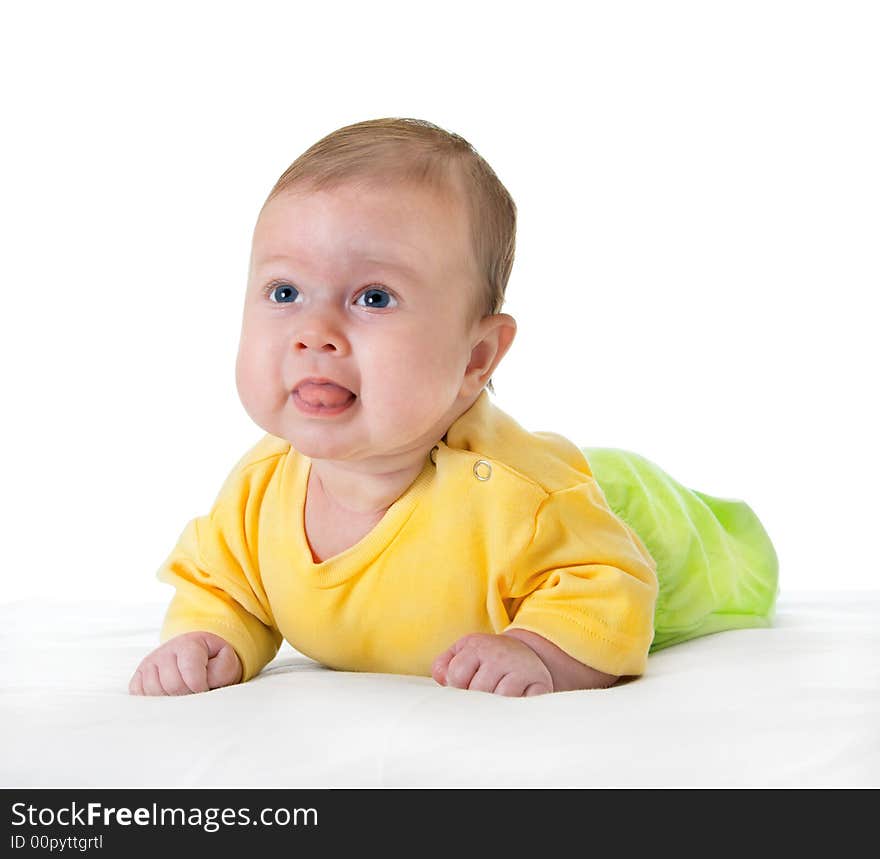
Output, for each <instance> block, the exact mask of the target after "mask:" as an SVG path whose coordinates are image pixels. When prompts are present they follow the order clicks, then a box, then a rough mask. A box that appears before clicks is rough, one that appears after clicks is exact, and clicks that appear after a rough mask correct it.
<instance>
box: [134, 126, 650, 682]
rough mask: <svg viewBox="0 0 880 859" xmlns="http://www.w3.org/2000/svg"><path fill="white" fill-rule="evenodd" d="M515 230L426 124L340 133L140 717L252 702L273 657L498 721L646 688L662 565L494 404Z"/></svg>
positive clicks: (259, 327)
mask: <svg viewBox="0 0 880 859" xmlns="http://www.w3.org/2000/svg"><path fill="white" fill-rule="evenodd" d="M515 225H516V208H515V206H514V203H513V200H512V199H511V197H510V195H509V194H508V192H507V190H506V189H505V188H504V186H503V185H502V184H501V182H500V181H499V180H498V178H497V177H496V175H495V173H494V172H493V171H492V169H491V168H490V167H489V165H488V164H487V163H486V162H485V161H484V160H483V159H482V158H481V157H480V156H479V155H478V154H477V153H476V151H475V150H474V149H473V147H471V146H470V144H468V143H467V142H466V141H465V140H463V139H462V138H461V137H459V136H458V135H455V134H451V133H449V132H447V131H444V130H442V129H440V128H438V127H437V126H435V125H432V124H431V123H428V122H424V121H420V120H412V119H379V120H374V121H367V122H361V123H358V124H355V125H351V126H347V127H345V128H341V129H339V130H337V131H335V132H333V133H332V134H330V135H328V136H327V137H325V138H324V139H322V140H320V141H319V142H318V143H316V144H315V145H313V146H312V147H311V148H309V149H308V150H307V151H306V152H305V153H303V154H302V155H301V156H300V157H299V158H298V159H297V160H296V161H294V163H293V164H292V165H291V166H290V167H289V168H288V169H287V170H286V171H285V172H284V173H283V174H282V176H281V177H280V178H279V180H278V182H277V183H276V185H275V187H274V188H273V189H272V192H271V193H270V194H269V196H268V198H267V200H266V202H265V204H264V205H263V208H262V209H261V211H260V213H259V216H258V218H257V221H256V225H255V228H254V233H253V243H252V252H251V258H250V269H249V276H248V284H247V292H246V295H245V300H244V312H243V323H242V329H241V339H240V346H239V353H238V359H237V365H236V384H237V388H238V393H239V396H240V398H241V401H242V404H243V405H244V407H245V410H246V411H247V413H248V414H249V415H250V417H251V418H252V419H253V420H254V422H255V423H256V424H257V425H259V426H260V427H261V428H262V429H263V430H264V431H265V432H266V433H267V434H266V435H265V436H264V437H263V438H262V439H261V440H260V441H259V442H258V443H257V444H256V445H255V446H254V447H253V448H252V449H251V450H249V451H248V452H247V453H246V454H245V455H244V456H243V457H242V459H241V460H240V461H239V462H238V464H237V465H236V466H235V467H234V468H233V470H232V472H231V473H230V474H229V476H228V477H227V478H226V481H225V483H224V484H223V486H222V488H221V489H220V492H219V494H218V496H217V498H216V501H215V503H214V506H213V508H212V510H211V511H210V513H209V514H208V515H205V516H200V517H198V518H195V519H193V520H192V521H190V522H189V523H188V524H187V526H186V528H185V529H184V531H183V533H182V534H181V536H180V538H179V541H178V543H177V545H176V546H175V548H174V550H173V551H172V553H171V555H170V556H169V557H168V558H167V560H166V561H165V562H164V563H163V564H162V566H161V568H160V570H159V572H158V577H159V579H160V580H161V581H163V582H167V583H170V584H172V585H174V586H175V588H176V593H175V595H174V597H173V600H172V602H171V605H170V607H169V609H168V612H167V615H166V618H165V622H164V624H163V628H162V632H161V639H160V640H161V641H162V642H164V643H163V644H162V645H161V646H160V647H158V648H157V649H155V650H154V651H152V652H151V653H150V654H148V655H147V656H146V657H145V658H144V659H143V660H142V662H141V663H140V665H139V666H138V668H137V670H136V671H135V673H134V676H133V677H132V679H131V682H130V685H129V691H130V692H131V693H133V694H136V695H180V694H188V693H191V692H205V691H208V690H211V689H215V688H217V687H222V686H227V685H230V684H234V683H239V682H244V681H247V680H249V679H251V678H252V677H254V676H255V675H257V674H258V673H259V672H260V671H261V670H262V668H263V667H264V666H265V665H266V664H267V663H268V662H269V661H270V660H271V659H272V658H273V657H274V656H275V655H276V653H277V651H278V648H279V646H280V644H281V641H282V638H284V639H287V641H288V642H289V643H290V644H291V645H292V646H293V647H294V648H295V649H296V650H298V651H299V652H301V653H303V654H305V655H307V656H310V657H312V658H313V659H315V660H317V661H318V662H320V663H321V664H323V665H325V666H328V667H331V668H334V669H339V670H345V671H371V672H387V673H398V674H415V675H423V676H431V677H433V679H434V680H435V681H436V682H437V683H439V684H442V685H446V686H452V687H456V688H459V689H469V690H476V691H483V692H490V693H495V694H498V695H507V696H531V695H538V694H542V693H547V692H555V691H563V690H575V689H594V688H604V687H608V686H611V685H613V684H614V683H615V682H617V681H618V680H619V679H620V677H622V676H627V675H628V676H637V675H640V674H642V673H643V672H644V670H645V665H646V659H647V656H648V651H649V647H650V646H651V643H652V639H653V636H654V626H653V622H654V611H655V603H656V600H657V594H658V578H657V567H656V563H655V561H654V559H653V557H652V555H651V554H650V552H649V550H648V548H647V547H646V545H645V544H644V543H643V542H642V540H641V539H640V538H639V536H638V535H637V533H636V532H635V530H634V529H633V528H631V527H630V526H629V525H627V523H626V522H625V521H623V519H622V518H620V517H619V516H617V515H616V514H615V513H614V512H613V511H612V509H611V508H610V507H609V505H608V503H607V501H606V498H605V496H604V495H603V492H602V490H601V489H600V487H599V485H598V484H597V482H596V480H595V479H594V477H593V474H592V472H591V469H590V465H589V463H588V460H587V459H586V457H585V456H584V453H583V452H582V450H581V449H579V448H578V447H577V446H576V445H575V444H574V443H573V442H571V441H569V440H567V439H566V438H563V437H562V436H560V435H556V434H554V433H549V432H535V433H532V432H527V431H526V430H524V429H523V428H522V427H521V426H520V425H519V424H517V423H516V421H514V420H513V419H512V418H511V417H509V416H508V415H507V414H505V413H504V412H503V411H502V410H501V409H499V408H498V407H497V406H496V405H495V404H494V403H493V402H492V401H491V400H490V398H489V391H491V392H492V394H494V389H493V387H492V381H491V376H492V373H493V371H494V370H495V368H496V367H497V366H498V364H499V363H500V361H501V360H502V358H503V357H504V355H505V354H506V353H507V351H508V350H509V349H510V347H511V344H512V343H513V340H514V336H515V334H516V321H515V320H514V319H513V317H511V316H510V315H508V314H506V313H500V312H499V310H500V307H501V305H502V303H503V299H504V291H505V287H506V284H507V280H508V277H509V275H510V271H511V267H512V264H513V256H514V239H515Z"/></svg>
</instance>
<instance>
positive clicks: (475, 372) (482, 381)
mask: <svg viewBox="0 0 880 859" xmlns="http://www.w3.org/2000/svg"><path fill="white" fill-rule="evenodd" d="M478 336H479V338H480V339H479V340H478V341H477V342H476V343H475V344H474V346H473V348H472V349H471V358H470V362H469V363H468V366H467V369H466V370H465V375H466V376H468V377H469V378H471V379H473V380H474V381H475V382H476V383H477V385H478V386H479V388H480V389H482V388H483V387H485V385H486V383H487V382H488V381H489V380H490V379H491V376H492V373H493V372H494V371H495V368H496V367H497V366H498V365H499V364H500V363H501V359H502V358H503V357H504V356H505V355H506V354H507V350H508V349H510V347H511V346H512V345H513V340H514V338H515V337H516V320H515V319H514V318H513V317H512V316H511V315H510V314H509V313H496V314H494V315H492V316H487V317H486V318H485V319H483V320H482V321H481V322H480V330H479V334H478Z"/></svg>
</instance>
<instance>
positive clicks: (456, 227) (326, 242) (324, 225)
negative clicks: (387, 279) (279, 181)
mask: <svg viewBox="0 0 880 859" xmlns="http://www.w3.org/2000/svg"><path fill="white" fill-rule="evenodd" d="M456 202H457V201H456V200H454V199H451V198H450V197H449V196H443V195H437V194H435V193H434V192H433V191H432V189H430V188H422V187H415V186H413V185H412V184H410V185H408V186H404V185H400V184H398V185H392V186H382V185H379V184H366V185H365V184H359V185H350V184H349V185H342V186H338V187H332V188H326V189H325V188H318V189H313V188H310V187H305V188H292V189H288V190H285V191H284V192H282V193H281V194H278V195H277V196H276V197H274V198H270V199H269V200H268V201H267V202H266V204H265V205H264V206H263V209H262V210H261V211H260V214H259V217H258V219H257V223H256V225H255V228H254V234H253V240H252V245H251V262H252V265H253V264H254V263H255V262H256V263H257V264H261V263H263V262H268V261H271V260H273V259H278V260H281V259H282V258H284V257H289V258H291V259H296V258H305V259H307V258H309V257H310V256H315V257H318V258H320V257H322V256H325V255H326V254H333V255H336V256H340V255H341V256H344V257H345V258H346V259H350V260H351V261H353V262H359V261H363V262H365V263H373V264H378V263H384V264H388V265H394V266H397V267H398V268H400V269H401V270H407V271H409V272H410V273H415V272H419V271H424V270H428V269H431V268H432V267H436V266H437V265H438V264H441V265H448V264H449V262H450V261H451V259H450V254H451V253H455V255H456V256H458V255H459V253H458V251H461V252H463V255H467V254H468V252H469V250H470V241H469V233H468V232H467V228H466V224H465V223H464V222H463V221H462V217H461V210H460V209H458V208H457V206H456V205H455V204H456Z"/></svg>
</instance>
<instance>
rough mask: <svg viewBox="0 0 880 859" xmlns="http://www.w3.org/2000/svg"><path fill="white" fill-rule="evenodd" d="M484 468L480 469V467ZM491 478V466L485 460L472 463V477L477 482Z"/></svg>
mask: <svg viewBox="0 0 880 859" xmlns="http://www.w3.org/2000/svg"><path fill="white" fill-rule="evenodd" d="M481 465H482V466H485V468H483V469H481V468H480V466H481ZM491 476H492V466H491V465H490V464H489V463H488V462H486V460H485V459H478V460H477V461H476V462H475V463H474V477H476V478H477V480H488V479H489V478H490V477H491Z"/></svg>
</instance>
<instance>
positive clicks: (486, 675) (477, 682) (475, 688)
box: [467, 660, 504, 692]
mask: <svg viewBox="0 0 880 859" xmlns="http://www.w3.org/2000/svg"><path fill="white" fill-rule="evenodd" d="M503 675H504V669H503V668H501V667H500V666H499V665H498V664H497V663H495V664H492V663H491V662H489V661H488V660H484V661H483V663H482V665H480V667H479V668H478V669H477V673H476V674H474V676H473V677H472V678H471V682H470V683H468V687H467V688H468V689H470V690H471V691H472V692H492V691H493V690H494V689H495V687H496V686H497V685H498V681H499V680H500V679H501V677H502V676H503Z"/></svg>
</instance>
